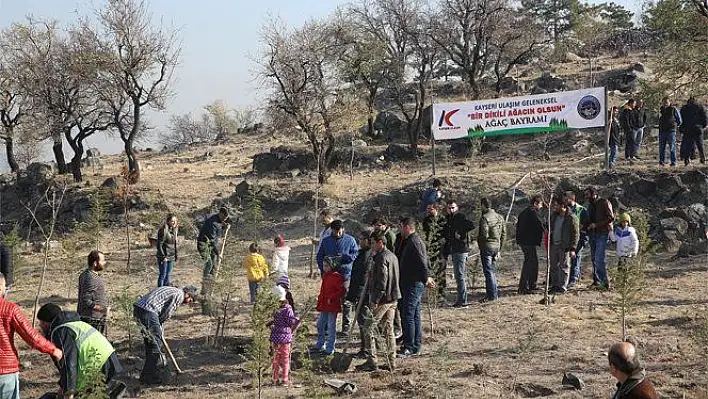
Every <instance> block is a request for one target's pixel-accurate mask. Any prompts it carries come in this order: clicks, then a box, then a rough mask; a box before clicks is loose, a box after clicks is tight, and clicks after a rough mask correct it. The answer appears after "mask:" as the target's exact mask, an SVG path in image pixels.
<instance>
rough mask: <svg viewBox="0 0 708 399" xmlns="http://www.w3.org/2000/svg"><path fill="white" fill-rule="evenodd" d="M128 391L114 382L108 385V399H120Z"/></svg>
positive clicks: (120, 383)
mask: <svg viewBox="0 0 708 399" xmlns="http://www.w3.org/2000/svg"><path fill="white" fill-rule="evenodd" d="M127 391H128V387H127V386H126V385H125V384H124V383H122V382H120V381H115V382H111V383H109V384H108V397H109V398H110V399H122V398H123V395H125V393H126V392H127Z"/></svg>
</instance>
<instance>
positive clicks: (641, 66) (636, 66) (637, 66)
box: [632, 62, 646, 73]
mask: <svg viewBox="0 0 708 399" xmlns="http://www.w3.org/2000/svg"><path fill="white" fill-rule="evenodd" d="M632 69H633V70H635V71H637V72H642V73H644V72H646V68H644V64H642V63H641V62H635V63H634V65H632Z"/></svg>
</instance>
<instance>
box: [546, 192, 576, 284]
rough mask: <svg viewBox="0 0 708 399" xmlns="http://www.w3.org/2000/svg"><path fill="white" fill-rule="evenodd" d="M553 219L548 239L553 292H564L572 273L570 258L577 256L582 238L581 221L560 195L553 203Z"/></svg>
mask: <svg viewBox="0 0 708 399" xmlns="http://www.w3.org/2000/svg"><path fill="white" fill-rule="evenodd" d="M551 206H552V208H553V213H554V214H553V219H552V220H551V225H550V226H549V231H550V233H551V234H550V238H549V240H548V242H549V245H550V246H551V248H550V251H549V252H550V258H551V274H550V279H551V280H550V286H551V291H550V292H551V293H554V294H563V293H565V292H566V291H567V290H568V278H569V275H570V260H571V259H574V258H575V257H576V252H575V249H576V248H577V247H578V239H579V238H580V222H579V220H578V218H577V217H576V216H575V215H574V214H573V213H572V212H571V211H570V209H568V205H567V204H566V202H565V201H564V200H563V198H560V197H554V198H553V202H552V203H551Z"/></svg>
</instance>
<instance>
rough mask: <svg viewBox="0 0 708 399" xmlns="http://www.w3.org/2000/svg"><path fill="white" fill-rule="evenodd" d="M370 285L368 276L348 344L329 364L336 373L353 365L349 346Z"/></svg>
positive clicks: (360, 296) (355, 313)
mask: <svg viewBox="0 0 708 399" xmlns="http://www.w3.org/2000/svg"><path fill="white" fill-rule="evenodd" d="M368 285H369V279H368V278H367V279H366V281H364V288H362V290H361V294H360V295H359V302H357V304H356V311H355V312H354V321H353V322H352V325H351V326H349V333H348V334H347V344H346V345H345V346H344V352H342V353H339V352H337V353H335V354H334V357H332V360H331V361H330V364H329V366H330V367H331V368H332V370H333V371H334V372H335V373H343V372H345V371H347V370H349V366H351V364H352V355H350V354H348V353H347V350H348V349H349V346H350V345H351V342H352V331H353V330H354V327H355V326H356V321H357V319H358V318H359V312H361V305H362V304H363V303H364V296H365V295H366V289H367V288H368Z"/></svg>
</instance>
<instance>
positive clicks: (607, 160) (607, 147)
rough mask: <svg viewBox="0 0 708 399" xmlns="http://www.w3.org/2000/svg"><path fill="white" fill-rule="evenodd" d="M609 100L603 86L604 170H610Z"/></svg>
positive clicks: (610, 124) (610, 117) (610, 123)
mask: <svg viewBox="0 0 708 399" xmlns="http://www.w3.org/2000/svg"><path fill="white" fill-rule="evenodd" d="M609 103H610V101H609V96H608V94H607V86H605V109H604V111H605V170H610V130H611V128H612V115H610V107H608V105H609Z"/></svg>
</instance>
